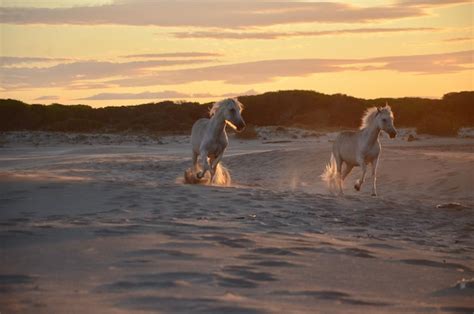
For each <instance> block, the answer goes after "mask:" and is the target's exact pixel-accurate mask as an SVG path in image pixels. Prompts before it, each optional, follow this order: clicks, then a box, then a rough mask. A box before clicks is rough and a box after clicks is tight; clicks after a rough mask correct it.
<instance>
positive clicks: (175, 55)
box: [122, 52, 222, 59]
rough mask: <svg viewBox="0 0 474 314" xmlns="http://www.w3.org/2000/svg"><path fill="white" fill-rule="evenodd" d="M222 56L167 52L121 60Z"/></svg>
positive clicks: (202, 53) (205, 53) (209, 53)
mask: <svg viewBox="0 0 474 314" xmlns="http://www.w3.org/2000/svg"><path fill="white" fill-rule="evenodd" d="M218 56H222V55H221V54H220V53H215V52H168V53H145V54H137V55H127V56H122V57H123V58H136V59H138V58H147V59H152V58H201V57H218Z"/></svg>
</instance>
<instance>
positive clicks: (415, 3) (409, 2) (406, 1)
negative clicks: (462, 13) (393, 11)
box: [396, 0, 472, 7]
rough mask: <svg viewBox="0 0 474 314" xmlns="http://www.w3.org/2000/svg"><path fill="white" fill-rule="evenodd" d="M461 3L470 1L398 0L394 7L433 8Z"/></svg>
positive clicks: (469, 1) (470, 0)
mask: <svg viewBox="0 0 474 314" xmlns="http://www.w3.org/2000/svg"><path fill="white" fill-rule="evenodd" d="M463 3H472V0H398V1H397V2H396V5H398V6H411V7H435V6H444V5H455V4H463Z"/></svg>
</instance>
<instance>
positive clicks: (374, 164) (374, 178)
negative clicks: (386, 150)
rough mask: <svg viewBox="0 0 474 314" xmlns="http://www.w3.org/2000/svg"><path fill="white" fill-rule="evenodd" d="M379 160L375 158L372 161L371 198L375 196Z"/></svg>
mask: <svg viewBox="0 0 474 314" xmlns="http://www.w3.org/2000/svg"><path fill="white" fill-rule="evenodd" d="M378 161H379V159H378V158H375V159H374V160H372V196H377V187H376V182H377V163H378Z"/></svg>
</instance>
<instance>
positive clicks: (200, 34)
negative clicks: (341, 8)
mask: <svg viewBox="0 0 474 314" xmlns="http://www.w3.org/2000/svg"><path fill="white" fill-rule="evenodd" d="M436 30H438V29H436V28H431V27H401V28H354V29H337V30H327V31H306V32H252V31H250V32H249V31H242V32H235V31H196V32H174V33H172V35H173V36H174V37H177V38H208V39H209V38H211V39H262V40H265V39H279V38H288V37H317V36H329V35H332V36H334V35H347V34H374V33H400V32H420V31H436Z"/></svg>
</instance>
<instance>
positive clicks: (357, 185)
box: [354, 161, 367, 191]
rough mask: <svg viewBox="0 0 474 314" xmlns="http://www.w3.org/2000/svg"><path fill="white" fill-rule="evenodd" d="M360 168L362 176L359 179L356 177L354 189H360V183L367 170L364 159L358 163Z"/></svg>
mask: <svg viewBox="0 0 474 314" xmlns="http://www.w3.org/2000/svg"><path fill="white" fill-rule="evenodd" d="M359 164H360V166H361V168H362V176H361V178H360V179H358V180H357V181H356V183H355V185H354V189H356V190H357V191H360V188H361V186H362V183H364V180H365V173H366V172H367V164H366V163H365V161H362V162H360V163H359Z"/></svg>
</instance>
